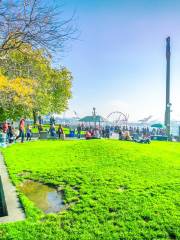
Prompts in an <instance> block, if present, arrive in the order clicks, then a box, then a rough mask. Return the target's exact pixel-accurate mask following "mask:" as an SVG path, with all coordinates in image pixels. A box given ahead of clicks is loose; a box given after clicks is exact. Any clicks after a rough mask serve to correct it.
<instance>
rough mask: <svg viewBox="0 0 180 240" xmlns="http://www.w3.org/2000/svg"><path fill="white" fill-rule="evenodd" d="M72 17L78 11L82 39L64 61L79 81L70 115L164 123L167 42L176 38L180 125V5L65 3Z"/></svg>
mask: <svg viewBox="0 0 180 240" xmlns="http://www.w3.org/2000/svg"><path fill="white" fill-rule="evenodd" d="M64 3H65V5H64V10H65V14H66V15H67V16H70V15H71V14H72V12H73V11H74V10H75V11H76V19H75V21H76V23H77V26H78V29H79V32H80V37H79V40H76V41H73V42H71V44H70V48H69V51H67V52H66V53H65V54H63V55H64V56H63V57H62V59H61V64H63V65H65V66H67V67H68V68H69V69H70V70H71V71H72V74H73V76H74V81H73V89H72V91H73V98H72V100H71V101H70V104H69V111H67V113H66V116H69V115H71V114H72V113H73V111H76V112H77V113H78V114H79V115H80V116H83V115H86V114H90V113H91V112H92V108H93V107H96V109H97V112H98V113H99V114H101V115H103V116H107V115H108V113H110V112H112V111H122V112H125V113H129V115H130V120H138V119H141V118H143V117H146V116H148V115H153V118H154V119H163V117H164V110H165V66H166V62H165V38H166V37H167V36H168V35H170V36H171V42H172V43H171V48H172V49H171V51H172V63H171V67H172V68H171V80H172V87H171V102H172V110H173V112H172V117H173V118H174V119H179V120H180V108H179V103H180V94H179V91H180V14H179V12H180V1H176V0H91V1H88V0H86V1H85V0H84V1H82V0H64Z"/></svg>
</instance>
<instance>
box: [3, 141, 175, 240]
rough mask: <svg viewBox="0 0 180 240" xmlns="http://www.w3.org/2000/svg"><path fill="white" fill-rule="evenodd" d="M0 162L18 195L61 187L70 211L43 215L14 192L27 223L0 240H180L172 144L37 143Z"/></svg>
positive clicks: (11, 227)
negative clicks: (27, 187)
mask: <svg viewBox="0 0 180 240" xmlns="http://www.w3.org/2000/svg"><path fill="white" fill-rule="evenodd" d="M3 154H4V156H5V159H6V163H7V166H8V169H9V173H10V176H11V178H12V180H13V182H14V183H15V184H16V186H17V188H18V185H19V184H20V183H21V182H22V181H23V180H24V179H33V180H36V181H40V182H43V183H46V184H51V185H54V186H58V187H61V189H63V190H64V201H65V203H66V204H68V206H69V207H68V209H66V210H64V211H63V212H60V213H58V214H49V215H45V214H44V213H43V212H41V210H39V209H38V208H37V207H36V206H35V205H34V204H33V203H32V202H31V201H30V200H29V199H28V198H27V197H26V196H25V195H24V194H23V193H21V192H19V194H20V199H21V201H22V204H23V206H24V208H25V211H26V215H27V220H26V221H23V222H17V223H11V224H3V225H0V239H7V240H10V239H11V240H12V239H14V240H15V239H16V240H31V239H32V240H36V239H37V240H44V239H48V240H49V239H52V240H56V239H63V240H65V239H67V240H71V239H78V240H81V239H83V240H91V239H92V240H95V239H98V240H100V239H103V240H111V239H112V240H116V239H117V240H120V239H180V232H179V228H178V227H179V226H180V221H179V217H180V216H179V199H180V194H179V192H180V185H179V179H180V178H179V177H180V174H179V169H180V164H179V162H180V144H179V143H167V142H154V143H152V144H150V145H143V144H138V143H130V142H120V141H117V140H91V141H83V140H82V141H37V142H32V143H24V144H15V145H13V146H11V147H9V148H7V149H5V150H3ZM19 191H20V190H19Z"/></svg>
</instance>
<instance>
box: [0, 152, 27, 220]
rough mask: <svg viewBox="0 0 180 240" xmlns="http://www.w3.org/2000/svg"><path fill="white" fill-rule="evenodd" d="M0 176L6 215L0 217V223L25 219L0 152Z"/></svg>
mask: <svg viewBox="0 0 180 240" xmlns="http://www.w3.org/2000/svg"><path fill="white" fill-rule="evenodd" d="M0 176H1V180H2V185H3V190H4V196H5V201H6V205H7V211H8V216H5V217H0V223H5V222H15V221H20V220H23V219H25V214H24V211H23V209H22V208H21V205H20V202H19V199H18V197H17V193H16V188H15V187H14V185H13V184H12V183H11V180H10V179H9V175H8V172H7V168H6V165H5V163H4V159H3V156H2V154H1V153H0Z"/></svg>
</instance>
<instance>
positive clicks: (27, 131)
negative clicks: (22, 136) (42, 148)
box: [26, 124, 32, 141]
mask: <svg viewBox="0 0 180 240" xmlns="http://www.w3.org/2000/svg"><path fill="white" fill-rule="evenodd" d="M31 135H32V134H31V128H30V125H29V124H28V125H27V129H26V141H28V140H29V141H30V140H31Z"/></svg>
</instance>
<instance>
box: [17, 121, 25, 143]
mask: <svg viewBox="0 0 180 240" xmlns="http://www.w3.org/2000/svg"><path fill="white" fill-rule="evenodd" d="M24 128H25V119H24V118H22V119H21V120H20V123H19V135H18V136H17V137H16V140H17V139H18V138H21V142H22V143H23V142H24Z"/></svg>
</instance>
